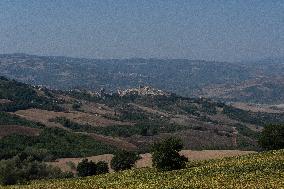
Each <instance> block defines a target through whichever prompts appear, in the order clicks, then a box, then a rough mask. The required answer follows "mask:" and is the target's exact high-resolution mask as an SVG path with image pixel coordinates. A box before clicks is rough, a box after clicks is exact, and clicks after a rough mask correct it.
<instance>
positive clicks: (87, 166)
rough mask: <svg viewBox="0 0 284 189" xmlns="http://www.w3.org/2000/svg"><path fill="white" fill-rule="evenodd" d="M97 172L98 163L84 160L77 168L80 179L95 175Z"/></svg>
mask: <svg viewBox="0 0 284 189" xmlns="http://www.w3.org/2000/svg"><path fill="white" fill-rule="evenodd" d="M96 172H97V166H96V163H94V162H92V161H88V159H83V160H82V161H81V162H80V163H79V164H78V166H77V174H78V176H79V177H86V176H92V175H95V174H96Z"/></svg>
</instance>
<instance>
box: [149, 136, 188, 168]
mask: <svg viewBox="0 0 284 189" xmlns="http://www.w3.org/2000/svg"><path fill="white" fill-rule="evenodd" d="M182 148H183V144H182V142H181V140H179V139H176V138H168V139H165V140H163V141H162V142H159V143H155V144H154V145H153V146H152V149H151V154H152V160H153V166H154V167H156V168H157V169H158V170H164V171H168V170H175V169H182V168H184V167H185V166H186V162H187V161H188V160H187V158H186V157H185V156H182V155H180V154H179V151H180V150H181V149H182Z"/></svg>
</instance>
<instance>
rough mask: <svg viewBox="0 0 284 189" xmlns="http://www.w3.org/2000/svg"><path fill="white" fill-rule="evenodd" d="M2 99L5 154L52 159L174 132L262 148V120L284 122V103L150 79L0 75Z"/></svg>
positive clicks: (137, 147) (0, 137)
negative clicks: (97, 87) (172, 87)
mask: <svg viewBox="0 0 284 189" xmlns="http://www.w3.org/2000/svg"><path fill="white" fill-rule="evenodd" d="M0 99H1V101H0V146H1V153H0V154H1V159H5V158H9V157H12V156H14V155H15V154H17V153H19V152H21V151H25V150H37V151H41V152H43V153H44V154H45V156H46V157H48V158H47V159H56V158H62V157H84V156H93V155H99V154H105V153H113V152H114V151H116V150H118V149H126V150H132V151H138V152H148V150H149V146H150V145H151V144H152V143H153V142H155V141H158V140H160V139H163V138H166V137H168V136H176V137H179V138H181V139H182V140H183V143H184V145H185V148H186V149H195V150H202V149H241V150H258V149H259V147H258V145H257V137H258V135H259V131H261V129H262V126H264V125H265V124H269V123H283V122H284V112H283V110H281V109H279V110H277V111H272V109H269V108H267V109H269V110H271V111H251V110H248V109H247V107H244V108H242V106H230V105H226V104H224V103H221V102H216V101H213V100H210V99H206V98H188V97H182V96H179V95H175V94H172V93H169V92H164V91H162V90H158V89H155V88H152V87H140V88H131V89H127V90H123V91H120V92H119V93H111V94H110V93H106V92H105V91H103V90H102V91H100V92H91V91H85V90H69V91H60V90H50V89H47V88H44V87H32V86H30V85H27V84H23V83H20V82H17V81H14V80H8V79H6V78H4V77H1V78H0ZM51 139H52V140H51Z"/></svg>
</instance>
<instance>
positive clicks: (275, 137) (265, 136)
mask: <svg viewBox="0 0 284 189" xmlns="http://www.w3.org/2000/svg"><path fill="white" fill-rule="evenodd" d="M259 144H260V146H261V147H262V148H264V149H266V150H278V149H284V124H278V125H273V124H270V125H266V126H265V127H264V129H263V131H262V132H261V135H260V139H259Z"/></svg>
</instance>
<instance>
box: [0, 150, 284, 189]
mask: <svg viewBox="0 0 284 189" xmlns="http://www.w3.org/2000/svg"><path fill="white" fill-rule="evenodd" d="M0 188H1V189H12V188H14V189H16V188H19V189H80V188H83V189H96V188H117V189H121V188H168V189H169V188H178V189H180V188H224V189H225V188H234V189H235V188H255V189H260V188H277V189H280V188H284V150H280V151H270V152H266V153H259V154H250V155H245V156H240V157H230V158H223V159H216V160H207V161H198V162H190V163H188V165H187V168H186V169H183V170H178V171H169V172H158V171H156V170H155V169H153V168H143V169H134V170H129V171H123V172H119V173H109V174H105V175H99V176H94V177H87V178H79V179H66V180H51V181H36V182H33V183H31V185H25V186H10V187H0Z"/></svg>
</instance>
